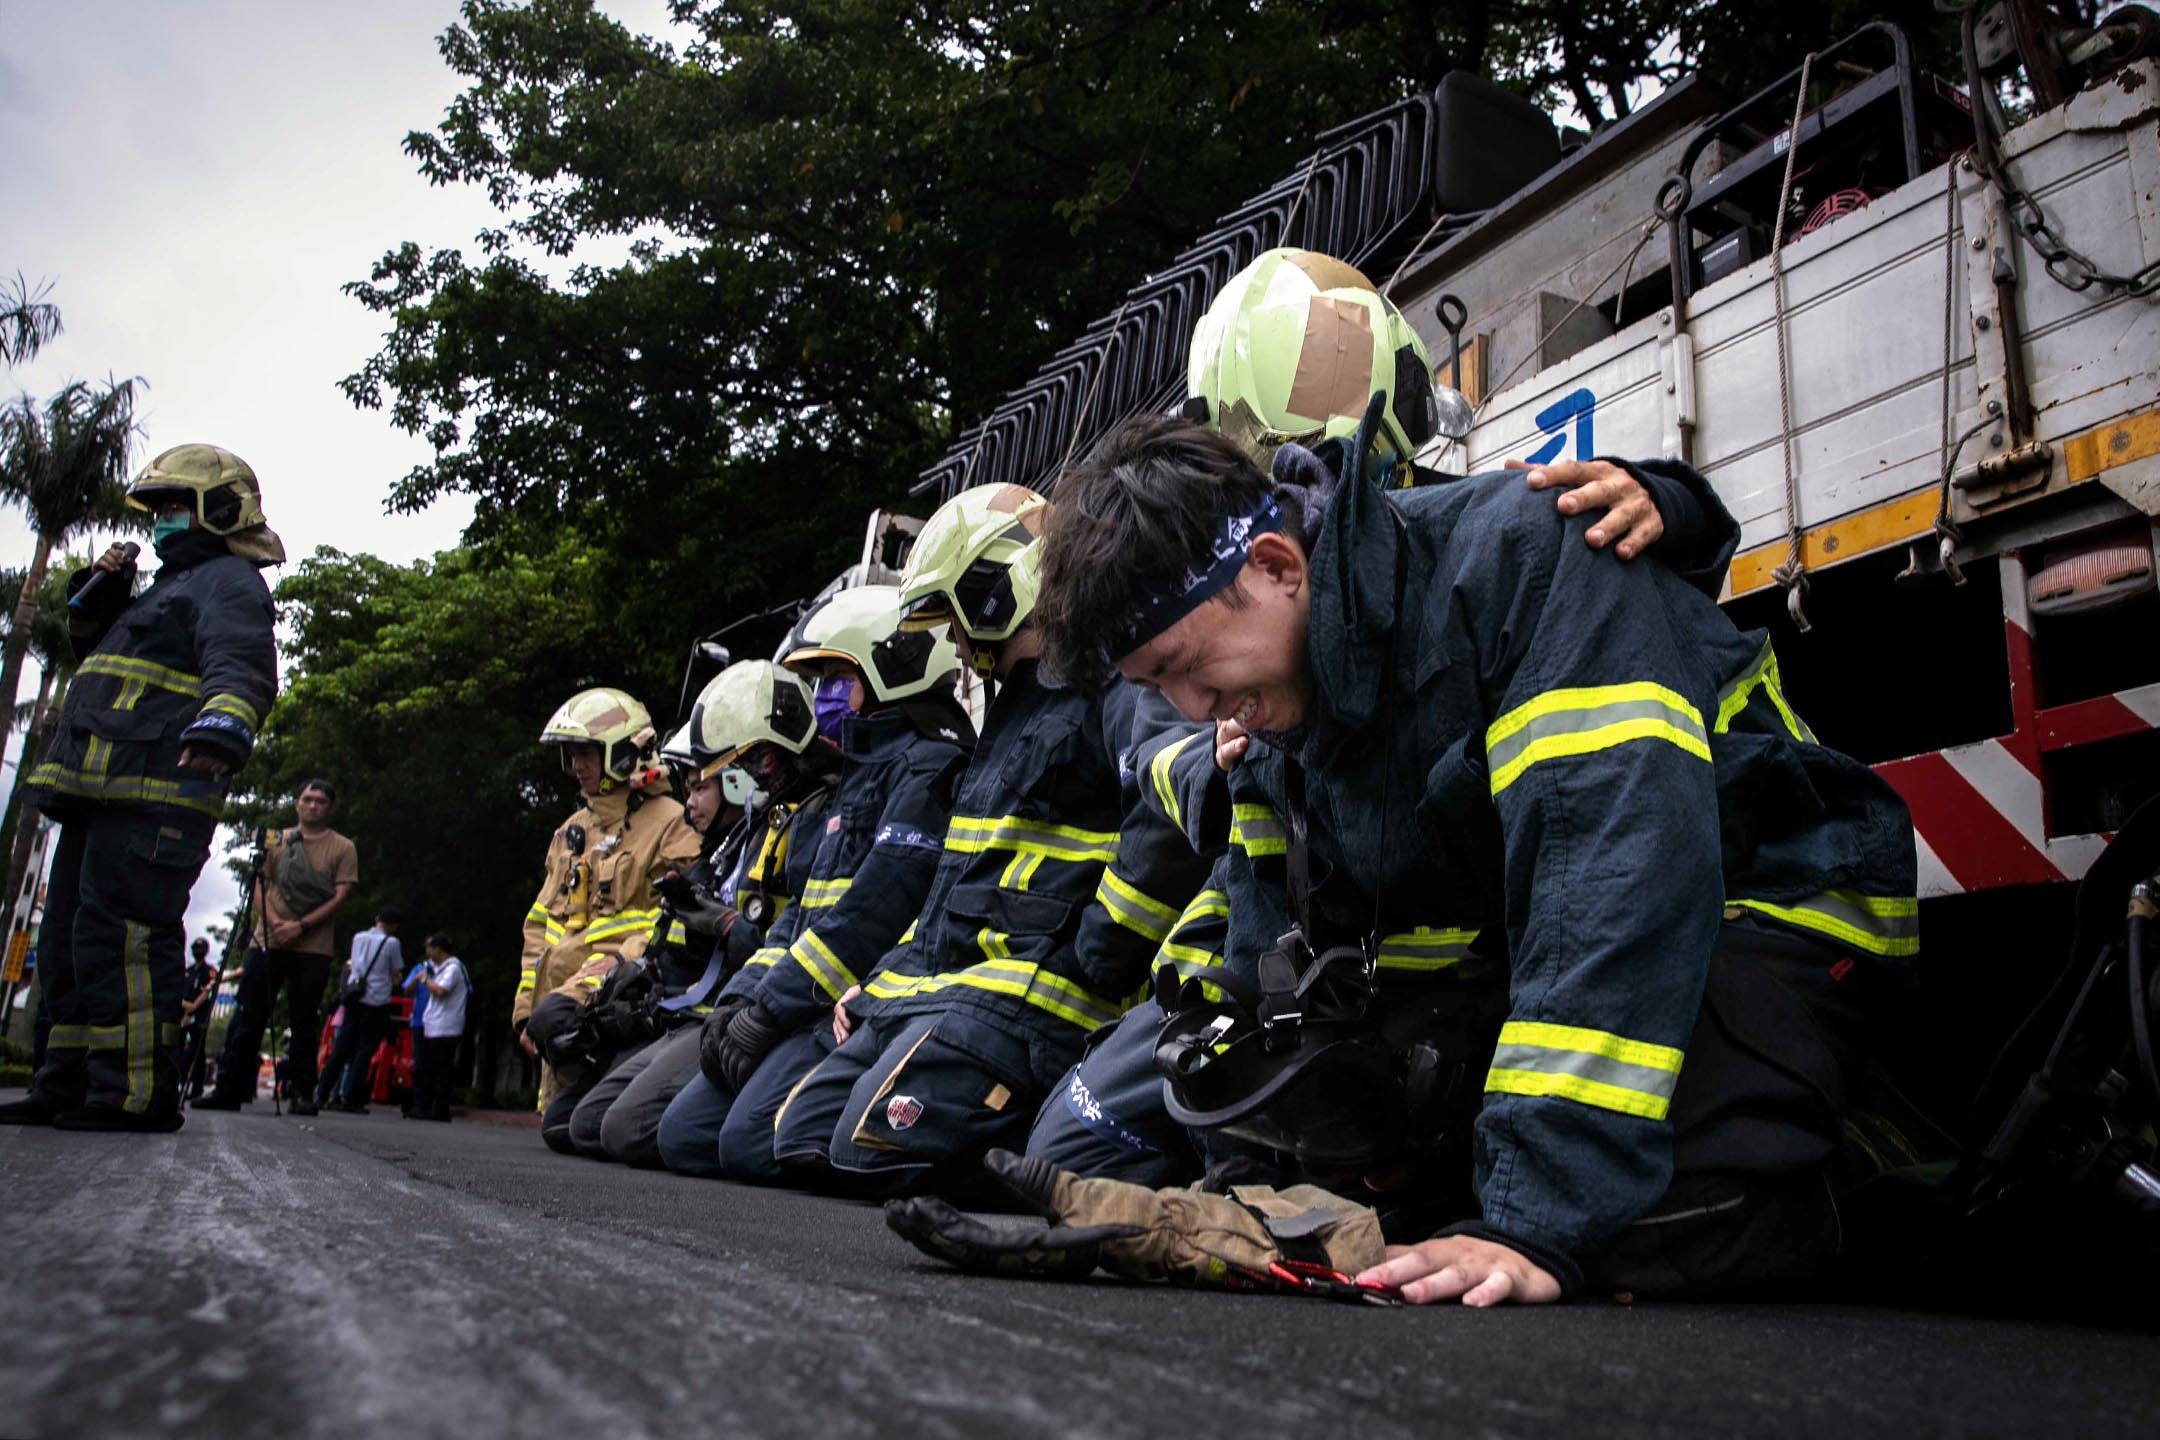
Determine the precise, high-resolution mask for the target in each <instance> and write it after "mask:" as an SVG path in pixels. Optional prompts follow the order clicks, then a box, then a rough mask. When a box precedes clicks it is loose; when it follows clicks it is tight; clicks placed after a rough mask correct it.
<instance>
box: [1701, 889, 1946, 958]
mask: <svg viewBox="0 0 2160 1440" xmlns="http://www.w3.org/2000/svg"><path fill="white" fill-rule="evenodd" d="M1731 903H1732V904H1734V905H1737V906H1739V907H1741V908H1742V909H1745V910H1753V911H1755V912H1756V913H1757V914H1759V915H1766V916H1768V917H1769V918H1770V919H1772V920H1777V921H1781V922H1783V923H1784V924H1787V925H1791V926H1795V927H1797V928H1799V929H1802V930H1809V931H1813V932H1814V933H1815V934H1818V935H1828V936H1830V937H1831V938H1833V939H1836V940H1842V941H1844V942H1845V943H1846V944H1847V945H1850V946H1852V947H1853V948H1854V949H1856V950H1865V951H1867V952H1868V953H1869V954H1871V955H1899V956H1902V955H1917V954H1919V953H1920V901H1919V900H1918V899H1917V898H1916V897H1913V896H1909V895H1862V894H1861V893H1860V892H1859V891H1857V890H1829V891H1825V892H1824V893H1823V894H1820V895H1814V896H1810V897H1809V898H1808V899H1805V900H1801V901H1796V902H1795V903H1793V904H1791V905H1773V904H1771V903H1770V902H1769V901H1767V900H1734V901H1732V902H1731Z"/></svg>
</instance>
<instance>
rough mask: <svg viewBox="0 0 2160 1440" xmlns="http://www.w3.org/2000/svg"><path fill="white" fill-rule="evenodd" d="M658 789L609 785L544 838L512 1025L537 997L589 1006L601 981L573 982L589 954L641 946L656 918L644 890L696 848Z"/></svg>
mask: <svg viewBox="0 0 2160 1440" xmlns="http://www.w3.org/2000/svg"><path fill="white" fill-rule="evenodd" d="M666 786H667V782H666V780H665V779H664V778H663V779H656V780H655V781H654V782H653V783H652V784H651V785H650V786H648V787H647V788H646V789H645V790H643V791H633V790H630V789H627V788H624V787H621V786H617V787H615V788H612V789H610V790H609V791H608V792H607V793H605V794H602V795H595V796H593V797H592V798H591V799H590V800H588V801H587V802H586V803H585V804H584V805H583V806H581V807H580V808H579V809H578V810H577V811H575V812H574V813H573V814H572V815H571V816H570V818H569V819H568V820H565V821H564V822H563V823H562V825H561V826H560V827H559V828H558V829H557V830H556V831H555V834H554V836H553V837H552V838H551V839H549V841H548V851H547V875H546V878H544V879H543V880H542V881H541V882H540V893H539V895H538V896H536V897H535V898H534V900H533V903H532V908H531V909H530V910H528V911H526V912H525V948H524V953H523V955H522V956H521V957H520V959H519V962H518V990H517V998H516V999H515V1000H514V1001H513V1002H512V1005H511V1010H510V1023H511V1024H512V1025H514V1026H515V1025H522V1024H524V1023H525V1019H526V1017H527V1016H529V1015H531V1014H532V1007H533V1001H534V999H535V998H536V997H537V996H540V995H545V994H548V993H550V992H554V991H563V992H564V993H572V992H573V991H574V992H575V994H576V998H578V999H581V1000H583V999H589V998H591V994H592V992H594V991H597V990H598V989H599V988H600V985H601V983H602V981H601V977H599V976H592V975H588V976H585V977H583V978H582V979H574V978H573V977H574V976H575V975H576V972H577V970H578V969H579V967H581V966H582V965H584V963H585V962H586V961H587V960H590V959H591V958H593V957H594V956H595V955H621V954H623V952H624V950H625V948H626V947H628V948H630V949H631V951H632V952H633V953H635V952H637V951H639V950H642V948H643V947H644V945H645V943H646V941H647V938H648V936H649V934H650V932H651V930H652V928H653V924H654V922H655V921H657V920H658V919H659V918H660V901H659V898H658V897H657V896H656V895H655V894H654V893H653V888H652V882H653V881H655V880H657V879H659V878H660V877H661V876H662V875H665V874H666V873H667V872H668V871H669V870H671V869H681V868H684V867H687V866H689V865H690V864H692V863H694V862H695V861H696V860H697V858H698V853H699V850H700V848H701V847H700V845H699V841H698V833H697V831H695V830H693V829H691V828H690V825H689V822H687V821H686V820H684V819H683V810H682V806H681V805H680V804H679V803H677V802H676V800H675V799H674V797H672V796H670V795H669V794H667V793H666ZM633 942H634V943H633Z"/></svg>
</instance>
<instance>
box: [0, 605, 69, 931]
mask: <svg viewBox="0 0 2160 1440" xmlns="http://www.w3.org/2000/svg"><path fill="white" fill-rule="evenodd" d="M72 568H73V567H72V566H70V565H68V564H66V563H65V562H63V563H62V565H61V566H60V567H59V568H58V569H56V570H54V571H52V573H50V574H48V575H47V576H46V577H45V584H44V585H43V586H42V587H41V588H40V590H39V592H38V601H37V618H36V619H35V620H34V621H33V622H32V623H31V628H30V653H31V654H32V655H35V656H36V657H37V662H38V692H37V699H35V700H33V701H30V702H29V703H27V704H23V705H17V706H16V707H15V713H14V716H13V724H12V725H11V726H10V727H9V728H11V729H18V730H21V731H23V732H24V734H23V744H22V751H21V753H20V754H19V755H18V756H17V757H16V762H15V773H16V775H17V777H18V778H19V777H21V776H24V775H27V774H29V773H30V772H31V770H33V769H34V768H36V766H37V763H38V761H39V760H40V759H41V758H42V757H43V756H44V753H45V746H46V744H47V743H48V742H49V741H50V739H51V736H52V728H53V720H54V718H55V717H56V716H57V715H58V714H59V713H60V705H61V702H62V700H63V699H64V698H65V697H66V695H67V687H68V681H69V679H70V678H71V677H72V676H73V675H74V673H75V648H74V646H73V645H72V644H71V643H70V641H69V639H68V622H67V574H68V571H69V570H70V569H72ZM25 574H26V572H24V571H21V570H16V569H13V568H9V569H5V570H0V594H5V593H6V592H7V590H8V588H9V587H10V586H14V587H15V588H17V589H20V588H21V585H22V581H23V577H24V575H25ZM9 628H10V629H12V628H13V620H12V617H10V620H9ZM21 815H22V787H21V786H20V785H16V786H14V787H13V788H11V789H10V790H9V792H8V803H7V818H6V820H5V821H4V822H0V856H4V857H6V860H7V865H6V869H5V871H4V872H0V873H4V874H5V875H6V877H7V882H8V888H7V890H6V892H5V893H6V894H8V895H11V896H13V895H20V894H21V893H22V870H23V866H25V865H27V864H28V863H29V861H30V845H31V843H32V841H34V840H35V839H36V838H37V828H36V826H35V825H30V826H23V827H22V828H21V829H20V830H18V829H17V826H18V825H20V823H21ZM5 921H6V917H5V916H4V915H0V924H4V923H5Z"/></svg>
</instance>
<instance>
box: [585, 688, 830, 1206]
mask: <svg viewBox="0 0 2160 1440" xmlns="http://www.w3.org/2000/svg"><path fill="white" fill-rule="evenodd" d="M813 700H814V697H813V696H812V695H811V693H810V691H809V690H808V688H807V687H806V686H804V684H803V683H802V682H801V681H800V680H798V679H796V678H795V677H794V676H793V675H790V674H788V673H787V672H785V671H783V670H780V669H779V668H778V667H776V666H774V665H773V663H772V662H771V661H769V660H744V661H740V662H738V663H737V664H734V665H731V666H729V667H728V668H727V669H726V670H724V671H722V672H721V673H720V674H719V675H717V676H715V677H713V679H712V681H711V682H710V683H709V684H707V685H706V687H705V689H704V690H703V691H701V692H700V693H699V695H698V698H697V700H696V702H695V703H694V704H693V705H692V706H691V709H690V717H689V719H688V720H687V721H685V722H684V724H683V725H682V727H681V728H680V729H679V730H677V731H676V733H675V735H674V736H673V737H672V738H671V739H670V740H669V741H668V743H667V745H666V747H665V748H664V749H663V750H662V751H661V755H662V758H664V759H665V760H667V762H668V763H669V764H670V765H671V766H673V767H674V768H675V770H676V772H677V773H678V774H679V775H680V776H682V777H684V780H685V783H686V788H687V789H688V790H689V792H690V794H691V796H692V801H693V803H692V806H691V809H692V813H693V816H695V815H697V814H698V813H699V812H700V810H701V809H703V808H708V807H709V808H710V810H711V811H712V812H713V818H712V820H711V821H710V822H709V823H708V824H707V826H706V827H705V832H706V834H707V835H708V836H714V837H718V838H717V840H716V841H715V843H714V844H713V846H712V849H711V851H710V853H708V854H707V855H706V857H705V858H704V859H703V860H701V861H699V862H698V864H696V865H695V866H692V867H691V868H690V870H688V871H687V872H684V873H682V874H675V875H669V876H667V877H665V878H664V879H663V880H662V881H661V882H660V886H659V889H660V892H661V895H662V898H663V902H664V903H663V905H662V909H661V917H660V920H659V922H658V923H657V924H655V925H654V926H653V929H652V941H651V945H650V946H649V948H648V949H647V950H646V952H645V955H644V957H643V959H642V960H640V961H638V962H636V963H634V964H628V965H625V966H624V967H623V968H622V969H620V970H618V971H616V972H615V974H613V975H611V976H609V977H608V984H607V986H606V987H604V988H603V990H602V1002H603V1003H602V1004H601V1006H600V1007H598V1008H599V1015H598V1016H597V1017H596V1018H597V1019H598V1022H599V1023H598V1026H597V1028H596V1030H595V1033H593V1034H591V1035H589V1036H588V1037H586V1043H587V1044H589V1045H590V1046H591V1047H592V1048H593V1049H594V1050H595V1051H596V1052H598V1053H600V1054H603V1055H607V1056H610V1057H612V1058H611V1060H610V1062H609V1064H608V1067H607V1070H606V1073H605V1074H604V1075H603V1076H602V1077H601V1079H600V1082H599V1083H598V1084H597V1085H595V1086H594V1087H593V1089H592V1091H591V1093H590V1094H588V1095H587V1096H586V1097H585V1099H583V1100H582V1101H580V1102H579V1103H578V1107H577V1109H576V1110H574V1111H573V1112H572V1113H571V1117H570V1139H571V1142H572V1144H574V1145H575V1146H576V1147H577V1149H578V1150H579V1151H580V1153H583V1154H586V1155H590V1156H593V1157H594V1158H605V1159H609V1160H619V1161H622V1162H623V1163H625V1164H628V1165H634V1166H638V1167H640V1168H645V1169H651V1168H656V1167H658V1166H659V1165H660V1164H661V1163H662V1155H661V1141H660V1137H661V1126H662V1122H663V1119H664V1117H665V1115H666V1114H667V1112H668V1109H669V1107H670V1105H671V1104H672V1103H673V1101H674V1100H675V1098H676V1096H677V1095H678V1094H679V1093H680V1092H681V1091H682V1089H683V1087H684V1085H686V1084H688V1083H690V1082H691V1081H692V1080H694V1079H695V1078H696V1076H697V1072H698V1035H699V1033H700V1029H701V1027H702V1025H703V1024H704V1022H705V1021H706V1019H707V1017H708V1016H710V1015H711V1013H712V1011H713V1005H714V1001H715V1000H717V999H718V997H719V995H720V990H721V986H722V985H723V984H725V983H726V982H727V980H728V978H729V977H730V976H733V975H735V974H737V973H738V972H740V971H741V969H742V967H743V964H744V962H745V961H747V960H748V959H749V958H750V957H751V956H752V955H755V954H757V953H759V952H760V951H761V950H762V949H763V948H764V946H765V943H766V933H767V931H768V930H771V929H773V928H774V927H776V926H779V925H782V924H785V923H786V920H787V917H788V916H789V915H791V914H793V913H794V911H795V909H796V908H797V907H798V906H799V905H800V904H801V902H802V897H803V895H804V894H805V893H806V890H807V888H808V886H809V882H810V876H811V861H812V857H813V856H814V855H815V854H816V851H817V837H818V836H820V835H821V834H822V833H823V828H824V826H825V823H826V817H827V815H828V813H829V812H830V810H831V809H832V801H833V792H834V786H835V783H836V781H837V778H838V771H839V761H840V756H839V752H838V750H837V749H836V748H835V747H834V746H833V745H832V744H831V743H830V742H828V741H827V740H825V739H824V738H823V737H822V736H821V735H820V734H819V733H818V729H817V726H816V723H815V719H814V705H813Z"/></svg>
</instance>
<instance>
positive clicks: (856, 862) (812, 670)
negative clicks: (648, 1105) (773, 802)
mask: <svg viewBox="0 0 2160 1440" xmlns="http://www.w3.org/2000/svg"><path fill="white" fill-rule="evenodd" d="M781 655H782V660H783V663H784V664H785V665H786V666H787V667H788V669H790V670H792V671H796V672H798V673H800V674H802V675H804V676H809V677H814V678H815V679H816V682H817V689H816V698H815V708H816V712H817V723H818V728H819V731H820V733H821V734H822V735H823V736H824V737H825V738H826V739H827V740H828V741H831V742H834V743H837V744H838V745H839V747H840V750H841V752H842V754H843V755H844V757H845V759H844V762H843V768H842V770H841V776H840V788H839V793H838V795H837V796H836V797H835V798H834V800H833V803H832V805H831V807H830V810H829V813H828V814H827V816H826V817H825V818H824V819H823V823H822V824H821V825H820V826H819V827H817V829H816V830H815V831H814V832H811V834H814V835H815V837H816V842H817V843H816V844H815V845H814V846H812V845H810V844H809V843H808V841H809V839H810V838H811V835H810V834H806V835H805V836H804V837H803V840H802V841H800V842H798V844H799V845H800V846H801V849H800V851H799V852H798V853H799V854H802V855H806V856H807V855H813V854H814V856H815V859H814V860H813V861H812V863H811V866H810V871H809V876H808V879H807V881H806V883H805V885H804V888H803V890H802V891H801V892H800V893H801V895H802V899H801V900H800V902H799V903H797V904H796V905H795V906H793V907H792V908H791V909H790V910H789V911H788V912H787V914H786V915H784V916H783V917H781V919H780V921H779V923H778V924H777V925H776V926H775V927H774V928H773V929H772V930H771V931H770V932H769V933H768V934H767V935H766V937H765V945H764V947H763V948H762V949H760V950H758V951H757V953H756V954H754V955H752V956H751V957H750V959H749V963H748V964H747V965H745V966H744V967H743V969H742V970H741V971H740V972H739V973H737V974H736V975H735V976H734V977H733V978H732V979H730V980H729V981H728V983H727V989H726V991H725V992H724V993H723V996H722V999H721V1002H720V1005H719V1007H718V1008H717V1009H716V1010H715V1011H714V1012H713V1015H712V1017H711V1018H710V1019H709V1020H707V1021H706V1022H705V1026H704V1032H703V1036H702V1041H701V1045H700V1046H699V1051H700V1054H701V1066H702V1073H700V1074H694V1075H692V1076H691V1077H690V1078H689V1083H688V1084H687V1085H685V1086H683V1087H681V1093H680V1094H679V1095H677V1096H676V1097H675V1101H674V1103H673V1104H671V1105H670V1106H669V1107H668V1110H667V1114H666V1116H665V1117H664V1118H663V1120H662V1122H661V1134H660V1149H661V1154H662V1157H663V1158H664V1159H665V1161H666V1163H667V1165H668V1167H669V1168H670V1169H672V1170H675V1171H678V1172H680V1173H682V1174H692V1175H710V1174H726V1175H728V1176H729V1177H730V1178H733V1179H738V1180H772V1179H776V1178H778V1175H779V1169H778V1166H777V1164H776V1162H775V1161H774V1160H773V1144H772V1140H773V1117H774V1115H775V1114H776V1113H777V1112H778V1111H779V1108H780V1105H781V1102H782V1101H784V1100H785V1099H786V1098H787V1095H788V1093H789V1092H790V1091H791V1090H793V1089H794V1087H795V1084H796V1082H797V1081H799V1080H801V1079H802V1077H803V1076H804V1075H805V1074H806V1073H807V1072H808V1071H809V1070H810V1069H811V1067H812V1066H814V1065H816V1064H817V1063H818V1062H819V1061H820V1060H821V1059H823V1058H824V1056H825V1055H826V1054H827V1053H829V1052H830V1051H831V1050H832V1048H833V1046H834V1045H835V1044H836V1043H837V1042H836V1041H835V1039H834V1024H833V1019H834V1006H835V1004H836V1003H837V1002H838V1001H839V1000H840V999H841V998H842V997H843V996H845V995H847V994H850V993H852V992H853V990H854V988H855V986H856V983H857V977H858V976H859V975H863V974H866V973H868V971H869V969H870V967H871V966H872V965H873V964H875V963H876V962H877V961H878V960H879V958H880V957H882V956H884V955H885V954H886V953H887V952H888V951H890V950H892V949H893V948H894V947H895V946H896V945H898V944H899V943H900V941H901V938H902V936H903V935H904V934H905V933H906V931H907V930H908V929H909V927H911V926H912V925H913V924H914V923H915V917H916V914H917V912H918V911H919V910H920V909H921V907H922V902H923V897H924V895H925V894H927V893H928V891H929V888H930V877H931V875H932V874H933V873H934V871H935V870H936V868H937V859H938V855H939V853H940V851H941V848H942V846H943V843H944V838H945V824H946V820H947V818H948V817H949V815H950V813H951V807H952V794H953V787H954V784H955V782H956V781H957V780H958V778H959V775H960V772H961V771H962V770H963V769H964V768H965V767H966V764H967V756H968V753H969V751H970V750H972V749H973V747H974V743H975V730H974V726H973V725H972V724H971V723H970V721H969V720H968V717H967V712H966V711H965V710H963V709H962V708H961V706H960V703H959V700H958V698H957V697H956V696H955V695H954V693H953V679H954V677H955V676H956V675H957V674H958V672H959V664H960V660H959V655H958V654H957V652H955V651H954V649H953V647H952V645H951V643H950V642H948V641H946V640H944V639H942V638H939V637H935V636H932V635H930V634H928V633H926V632H920V631H916V632H907V631H903V630H902V629H901V628H900V592H899V591H898V590H896V589H894V588H893V587H891V586H889V585H866V586H861V587H858V588H855V589H851V590H842V591H840V592H839V593H837V594H835V595H833V596H831V597H829V598H828V599H826V600H824V601H822V602H820V603H819V604H817V605H816V606H814V607H813V608H812V609H811V610H810V611H809V612H808V613H806V614H805V615H804V616H803V618H802V620H801V621H800V622H799V623H798V624H797V625H796V627H795V631H794V633H793V634H792V635H791V636H790V637H789V639H788V643H787V645H786V646H785V647H784V648H783V650H782V652H781Z"/></svg>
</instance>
